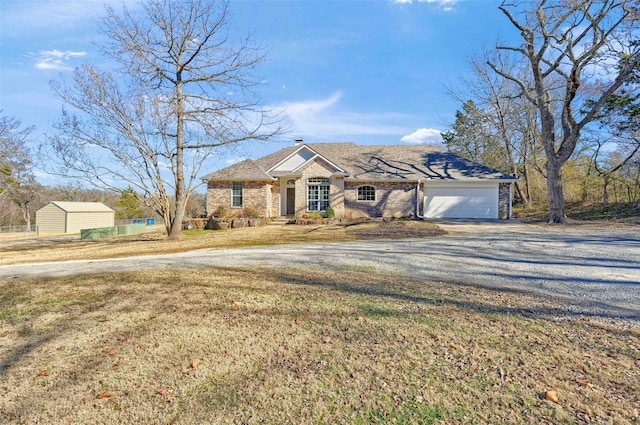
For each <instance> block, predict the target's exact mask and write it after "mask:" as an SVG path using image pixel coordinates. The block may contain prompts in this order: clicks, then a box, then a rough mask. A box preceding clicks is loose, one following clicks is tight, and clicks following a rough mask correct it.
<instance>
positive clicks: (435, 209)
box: [424, 184, 498, 219]
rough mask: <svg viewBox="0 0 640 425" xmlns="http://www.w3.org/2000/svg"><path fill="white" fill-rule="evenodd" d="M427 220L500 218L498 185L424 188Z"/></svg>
mask: <svg viewBox="0 0 640 425" xmlns="http://www.w3.org/2000/svg"><path fill="white" fill-rule="evenodd" d="M424 215H425V217H427V218H484V219H497V218H498V185H497V184H493V185H491V186H487V185H482V186H480V185H479V186H458V187H446V186H439V187H438V186H437V187H430V186H428V185H427V186H425V188H424Z"/></svg>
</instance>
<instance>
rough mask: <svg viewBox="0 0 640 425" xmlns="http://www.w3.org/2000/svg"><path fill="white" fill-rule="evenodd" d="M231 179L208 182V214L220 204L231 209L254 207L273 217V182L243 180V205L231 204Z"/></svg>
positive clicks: (261, 213)
mask: <svg viewBox="0 0 640 425" xmlns="http://www.w3.org/2000/svg"><path fill="white" fill-rule="evenodd" d="M232 185H233V182H230V181H210V182H209V183H208V184H207V214H208V215H211V214H213V212H214V211H215V210H216V208H218V207H219V206H220V205H222V206H224V207H225V208H227V209H228V210H229V211H232V212H233V211H237V210H241V209H242V208H253V209H255V210H257V211H258V212H259V213H260V215H262V216H263V217H271V216H272V211H273V198H274V196H273V194H272V184H271V183H270V182H257V181H244V182H242V207H241V208H237V207H232V206H231V187H232Z"/></svg>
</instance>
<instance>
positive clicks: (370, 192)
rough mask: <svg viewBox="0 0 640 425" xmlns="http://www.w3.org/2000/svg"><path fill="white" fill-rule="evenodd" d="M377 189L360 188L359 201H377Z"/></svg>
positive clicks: (369, 187)
mask: <svg viewBox="0 0 640 425" xmlns="http://www.w3.org/2000/svg"><path fill="white" fill-rule="evenodd" d="M375 200H376V188H375V187H373V186H360V187H359V188H358V201H375Z"/></svg>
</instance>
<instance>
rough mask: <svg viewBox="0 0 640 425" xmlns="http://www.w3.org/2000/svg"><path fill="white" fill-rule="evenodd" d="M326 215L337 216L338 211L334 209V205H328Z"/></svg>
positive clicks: (329, 216) (328, 216)
mask: <svg viewBox="0 0 640 425" xmlns="http://www.w3.org/2000/svg"><path fill="white" fill-rule="evenodd" d="M325 217H326V218H335V217H336V212H335V210H334V209H333V207H331V206H329V207H327V211H325Z"/></svg>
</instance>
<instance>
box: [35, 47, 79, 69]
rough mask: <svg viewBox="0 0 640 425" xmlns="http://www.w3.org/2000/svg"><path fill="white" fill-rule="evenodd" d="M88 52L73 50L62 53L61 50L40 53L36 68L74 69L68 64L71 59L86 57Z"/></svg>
mask: <svg viewBox="0 0 640 425" xmlns="http://www.w3.org/2000/svg"><path fill="white" fill-rule="evenodd" d="M86 55H87V52H75V51H72V50H67V51H60V50H56V49H54V50H47V51H44V52H40V55H39V57H38V60H37V62H36V68H38V69H44V70H49V69H72V67H70V66H68V65H67V63H68V62H69V61H70V60H71V59H75V58H80V57H83V56H86Z"/></svg>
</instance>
